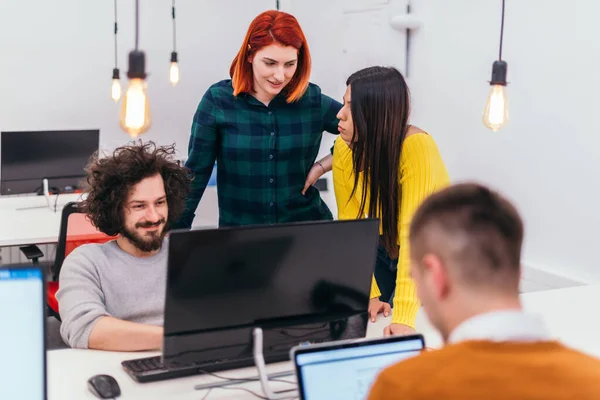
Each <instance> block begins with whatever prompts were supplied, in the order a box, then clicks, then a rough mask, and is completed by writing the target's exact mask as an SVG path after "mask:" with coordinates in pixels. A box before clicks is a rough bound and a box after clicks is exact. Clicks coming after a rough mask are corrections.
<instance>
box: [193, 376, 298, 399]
mask: <svg viewBox="0 0 600 400" xmlns="http://www.w3.org/2000/svg"><path fill="white" fill-rule="evenodd" d="M198 372H200V373H203V374H206V375H210V376H214V377H215V378H218V379H223V380H225V381H236V382H238V383H248V382H257V381H259V378H258V377H257V378H229V377H226V376H222V375H218V374H215V373H214V372H208V371H204V370H198ZM269 381H273V382H283V383H288V384H290V385H297V383H296V382H292V381H288V380H285V379H280V378H269ZM213 389H226V390H243V391H244V392H247V393H250V394H252V395H253V396H255V397H258V398H259V399H264V400H269V399H268V398H267V397H265V396H262V395H260V394H258V393H256V392H254V391H252V390H250V389H246V388H243V387H227V386H219V387H216V388H210V389H208V391H207V392H206V393H205V394H204V397H202V399H200V400H206V399H207V398H208V396H209V395H210V393H211V391H212V390H213ZM294 390H296V389H295V388H294V389H287V390H281V391H280V392H279V393H284V392H291V391H294Z"/></svg>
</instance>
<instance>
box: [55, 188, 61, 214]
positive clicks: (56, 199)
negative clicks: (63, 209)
mask: <svg viewBox="0 0 600 400" xmlns="http://www.w3.org/2000/svg"><path fill="white" fill-rule="evenodd" d="M59 195H60V190H58V188H57V190H56V194H55V196H56V198H55V199H54V212H56V205H57V204H58V196H59Z"/></svg>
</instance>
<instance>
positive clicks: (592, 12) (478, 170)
mask: <svg viewBox="0 0 600 400" xmlns="http://www.w3.org/2000/svg"><path fill="white" fill-rule="evenodd" d="M506 3H507V5H506V20H505V37H504V59H505V60H506V61H507V62H508V80H509V81H510V84H509V86H508V96H509V107H510V121H509V124H508V125H507V126H506V127H505V128H504V129H502V130H501V131H499V132H497V133H493V132H491V131H489V130H487V129H485V128H484V127H483V125H482V123H481V113H482V111H483V107H484V103H485V99H486V96H487V92H488V90H489V86H488V84H487V81H489V79H490V74H491V66H492V62H493V61H494V60H495V59H496V58H497V51H498V41H499V30H500V29H499V27H500V6H501V1H500V0H453V1H450V2H449V1H446V0H414V1H413V8H414V11H415V13H416V14H417V15H419V16H420V17H421V18H422V19H423V21H424V22H425V25H424V28H423V29H422V30H421V32H419V33H418V34H417V35H416V37H415V43H414V46H413V48H414V50H415V51H414V58H415V59H414V61H415V66H414V67H413V70H414V71H415V73H414V77H413V79H412V82H411V85H412V88H413V93H414V98H415V102H414V113H413V117H414V120H415V122H416V123H417V124H419V125H422V126H423V127H424V128H427V129H429V130H430V131H431V132H432V134H433V135H434V136H435V137H436V139H437V141H438V143H439V145H440V147H441V148H442V151H443V155H444V157H445V160H446V162H447V164H448V167H449V169H450V172H451V175H452V178H454V180H455V181H458V180H471V179H474V180H478V181H482V182H485V183H488V184H490V185H492V186H493V187H495V188H497V189H499V190H501V191H502V192H504V193H505V194H506V195H508V196H509V197H510V198H511V199H512V200H514V202H515V203H516V204H517V206H518V208H519V209H520V211H521V212H522V214H523V216H524V218H525V223H526V234H527V236H526V241H525V252H524V261H525V264H526V265H529V266H533V267H538V268H541V269H544V270H547V271H553V272H557V273H559V274H563V275H565V276H568V277H572V278H576V279H582V280H584V281H594V282H597V281H600V268H598V265H599V263H598V257H597V255H596V254H597V252H596V249H595V245H596V242H597V239H598V233H597V232H598V226H600V212H599V211H598V208H597V207H598V204H599V200H600V186H599V185H598V184H597V183H596V182H595V181H596V179H595V178H596V177H597V176H598V175H599V174H600V136H599V135H598V132H597V131H598V126H597V125H598V124H597V114H598V111H597V110H598V109H599V106H600V99H598V96H597V95H596V92H597V91H598V88H599V87H600V75H599V74H598V73H597V69H598V63H599V62H600V52H599V50H600V46H599V44H598V42H597V38H598V37H600V26H599V25H598V24H597V23H596V22H597V21H596V18H595V16H596V15H598V13H599V12H600V3H598V2H593V1H585V0H572V1H569V2H567V3H566V2H564V1H557V0H551V1H549V0H527V1H523V0H520V1H517V0H507V2H506Z"/></svg>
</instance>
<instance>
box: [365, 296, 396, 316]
mask: <svg viewBox="0 0 600 400" xmlns="http://www.w3.org/2000/svg"><path fill="white" fill-rule="evenodd" d="M391 312H392V307H391V306H390V305H389V304H388V303H386V302H385V301H381V300H379V298H378V297H375V298H372V299H371V300H370V301H369V318H370V319H371V322H375V321H376V320H377V314H379V313H383V316H384V317H387V316H388V315H390V313H391Z"/></svg>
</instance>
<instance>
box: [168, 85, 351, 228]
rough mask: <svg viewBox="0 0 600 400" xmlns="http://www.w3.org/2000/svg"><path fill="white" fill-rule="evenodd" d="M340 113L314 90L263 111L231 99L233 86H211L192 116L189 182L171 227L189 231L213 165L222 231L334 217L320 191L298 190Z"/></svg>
mask: <svg viewBox="0 0 600 400" xmlns="http://www.w3.org/2000/svg"><path fill="white" fill-rule="evenodd" d="M341 107H342V105H341V104H340V103H339V102H337V101H335V100H333V99H332V98H330V97H328V96H325V95H323V94H321V89H320V88H319V87H318V86H316V85H313V84H310V85H309V87H308V89H307V91H306V93H305V94H304V95H303V96H302V98H301V99H299V100H298V101H296V102H294V103H291V104H288V103H286V101H285V94H284V93H281V94H280V95H278V96H277V97H275V98H274V99H273V100H272V101H271V102H270V103H269V106H268V107H267V106H265V105H264V104H262V103H261V102H259V101H258V100H256V99H255V98H254V97H252V96H251V95H248V94H240V95H239V96H237V97H234V96H233V87H232V85H231V80H224V81H221V82H218V83H216V84H214V85H212V86H211V87H210V88H209V89H208V90H207V92H206V93H205V94H204V97H203V98H202V101H201V102H200V105H199V106H198V110H197V111H196V114H195V115H194V121H193V124H192V135H191V137H190V142H189V147H188V152H189V158H188V160H187V162H186V166H187V167H188V168H189V169H190V170H192V171H193V172H194V174H195V178H194V181H193V182H192V188H191V192H190V195H189V197H188V199H187V201H186V209H185V211H184V213H183V215H182V217H181V218H180V220H179V222H178V223H177V224H176V227H178V228H182V227H190V226H191V224H192V221H193V219H194V216H195V214H194V212H195V211H196V207H197V206H198V202H199V201H200V199H201V197H202V194H203V193H204V190H205V188H206V184H207V182H208V179H209V178H210V174H211V171H212V168H213V165H214V162H215V160H216V161H217V191H218V197H219V225H220V226H227V225H251V224H272V223H280V222H294V221H311V220H323V219H332V215H331V211H329V208H328V207H327V205H326V204H325V203H324V202H323V201H322V200H321V197H320V195H319V191H318V190H317V189H316V188H314V187H311V188H310V189H309V190H308V191H307V192H306V195H304V196H303V195H302V189H303V188H304V182H305V179H306V176H307V174H308V171H309V170H310V168H311V167H312V165H313V164H314V162H315V159H316V157H317V153H318V151H319V147H320V144H321V137H322V134H323V131H327V132H331V133H334V134H337V133H338V131H337V124H338V119H337V118H336V115H337V113H338V111H339V110H340V108H341Z"/></svg>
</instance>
